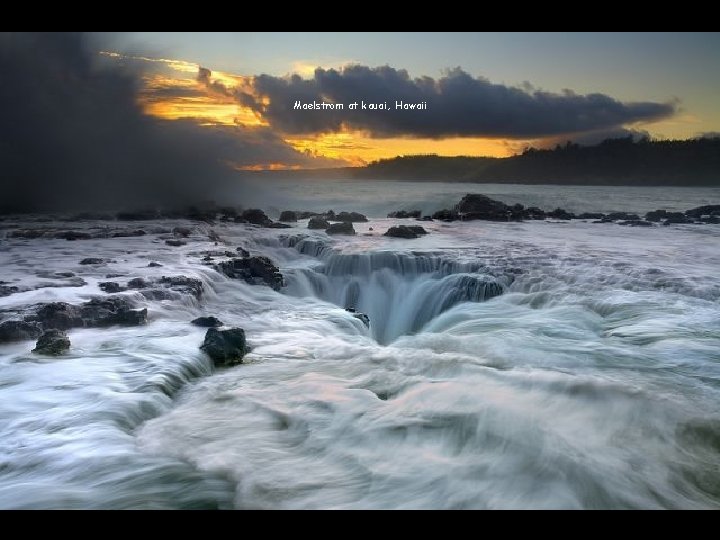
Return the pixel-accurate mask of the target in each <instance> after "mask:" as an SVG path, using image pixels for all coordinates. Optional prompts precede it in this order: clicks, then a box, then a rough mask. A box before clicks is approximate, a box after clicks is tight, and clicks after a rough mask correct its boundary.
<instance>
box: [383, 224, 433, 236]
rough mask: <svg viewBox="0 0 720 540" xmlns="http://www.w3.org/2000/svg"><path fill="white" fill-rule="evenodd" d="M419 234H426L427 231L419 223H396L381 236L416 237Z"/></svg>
mask: <svg viewBox="0 0 720 540" xmlns="http://www.w3.org/2000/svg"><path fill="white" fill-rule="evenodd" d="M421 234H427V231H426V230H425V229H423V228H422V227H421V226H420V225H398V226H397V227H390V228H389V229H388V230H387V232H386V233H385V234H384V235H383V236H389V237H391V238H417V237H418V236H419V235H421Z"/></svg>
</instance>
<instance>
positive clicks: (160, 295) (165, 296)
mask: <svg viewBox="0 0 720 540" xmlns="http://www.w3.org/2000/svg"><path fill="white" fill-rule="evenodd" d="M140 294H142V295H143V296H144V297H145V298H147V299H148V300H151V301H154V302H156V301H161V300H176V299H177V298H179V296H180V293H176V292H172V291H169V290H167V289H144V290H142V291H140Z"/></svg>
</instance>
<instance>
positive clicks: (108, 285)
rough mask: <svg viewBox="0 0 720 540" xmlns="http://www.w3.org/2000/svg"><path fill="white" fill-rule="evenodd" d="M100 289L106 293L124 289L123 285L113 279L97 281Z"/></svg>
mask: <svg viewBox="0 0 720 540" xmlns="http://www.w3.org/2000/svg"><path fill="white" fill-rule="evenodd" d="M98 287H100V290H101V291H103V292H106V293H110V294H115V293H119V292H122V291H124V290H125V287H123V286H122V285H120V284H119V283H116V282H115V281H101V282H100V283H98Z"/></svg>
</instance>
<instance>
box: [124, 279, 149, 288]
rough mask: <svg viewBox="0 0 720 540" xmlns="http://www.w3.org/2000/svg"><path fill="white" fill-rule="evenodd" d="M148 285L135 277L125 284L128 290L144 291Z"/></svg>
mask: <svg viewBox="0 0 720 540" xmlns="http://www.w3.org/2000/svg"><path fill="white" fill-rule="evenodd" d="M149 286H150V284H149V283H148V282H147V281H145V280H144V279H143V278H141V277H136V278H133V279H131V280H130V281H128V282H127V287H128V289H145V288H147V287H149Z"/></svg>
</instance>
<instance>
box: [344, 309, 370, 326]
mask: <svg viewBox="0 0 720 540" xmlns="http://www.w3.org/2000/svg"><path fill="white" fill-rule="evenodd" d="M345 311H347V312H349V313H352V316H353V317H354V318H356V319H357V320H359V321H360V322H362V323H363V324H364V325H365V326H367V327H368V328H370V317H368V316H367V314H365V313H360V312H359V311H356V310H355V308H345Z"/></svg>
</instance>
